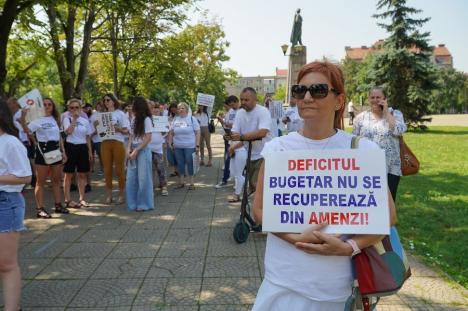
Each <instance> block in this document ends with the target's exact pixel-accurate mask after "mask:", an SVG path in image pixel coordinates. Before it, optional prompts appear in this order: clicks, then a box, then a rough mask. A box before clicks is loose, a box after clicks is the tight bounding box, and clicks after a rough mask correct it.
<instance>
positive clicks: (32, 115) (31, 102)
mask: <svg viewBox="0 0 468 311" xmlns="http://www.w3.org/2000/svg"><path fill="white" fill-rule="evenodd" d="M18 104H19V105H20V107H21V109H24V108H26V109H28V113H27V114H26V123H29V122H31V121H33V120H36V119H38V118H41V117H43V116H45V109H44V103H43V102H42V96H41V93H40V92H39V90H38V89H34V90H32V91H30V92H28V93H26V94H25V95H23V96H22V97H21V98H20V99H18Z"/></svg>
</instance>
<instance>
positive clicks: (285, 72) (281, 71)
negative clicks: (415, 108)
mask: <svg viewBox="0 0 468 311" xmlns="http://www.w3.org/2000/svg"><path fill="white" fill-rule="evenodd" d="M276 75H277V76H287V75H288V70H287V69H278V68H276Z"/></svg>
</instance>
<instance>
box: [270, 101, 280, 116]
mask: <svg viewBox="0 0 468 311" xmlns="http://www.w3.org/2000/svg"><path fill="white" fill-rule="evenodd" d="M268 108H269V110H270V115H271V118H272V119H281V118H283V103H282V102H281V101H272V102H271V103H270V105H269V106H268Z"/></svg>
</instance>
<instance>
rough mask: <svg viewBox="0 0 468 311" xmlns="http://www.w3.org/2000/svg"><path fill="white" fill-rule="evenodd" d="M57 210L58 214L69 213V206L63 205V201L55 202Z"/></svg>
mask: <svg viewBox="0 0 468 311" xmlns="http://www.w3.org/2000/svg"><path fill="white" fill-rule="evenodd" d="M55 212H56V213H57V214H69V213H70V211H69V210H68V208H66V207H63V205H62V203H55Z"/></svg>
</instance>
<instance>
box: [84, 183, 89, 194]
mask: <svg viewBox="0 0 468 311" xmlns="http://www.w3.org/2000/svg"><path fill="white" fill-rule="evenodd" d="M84 192H85V193H88V192H91V185H90V184H87V185H86V186H85V188H84Z"/></svg>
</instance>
